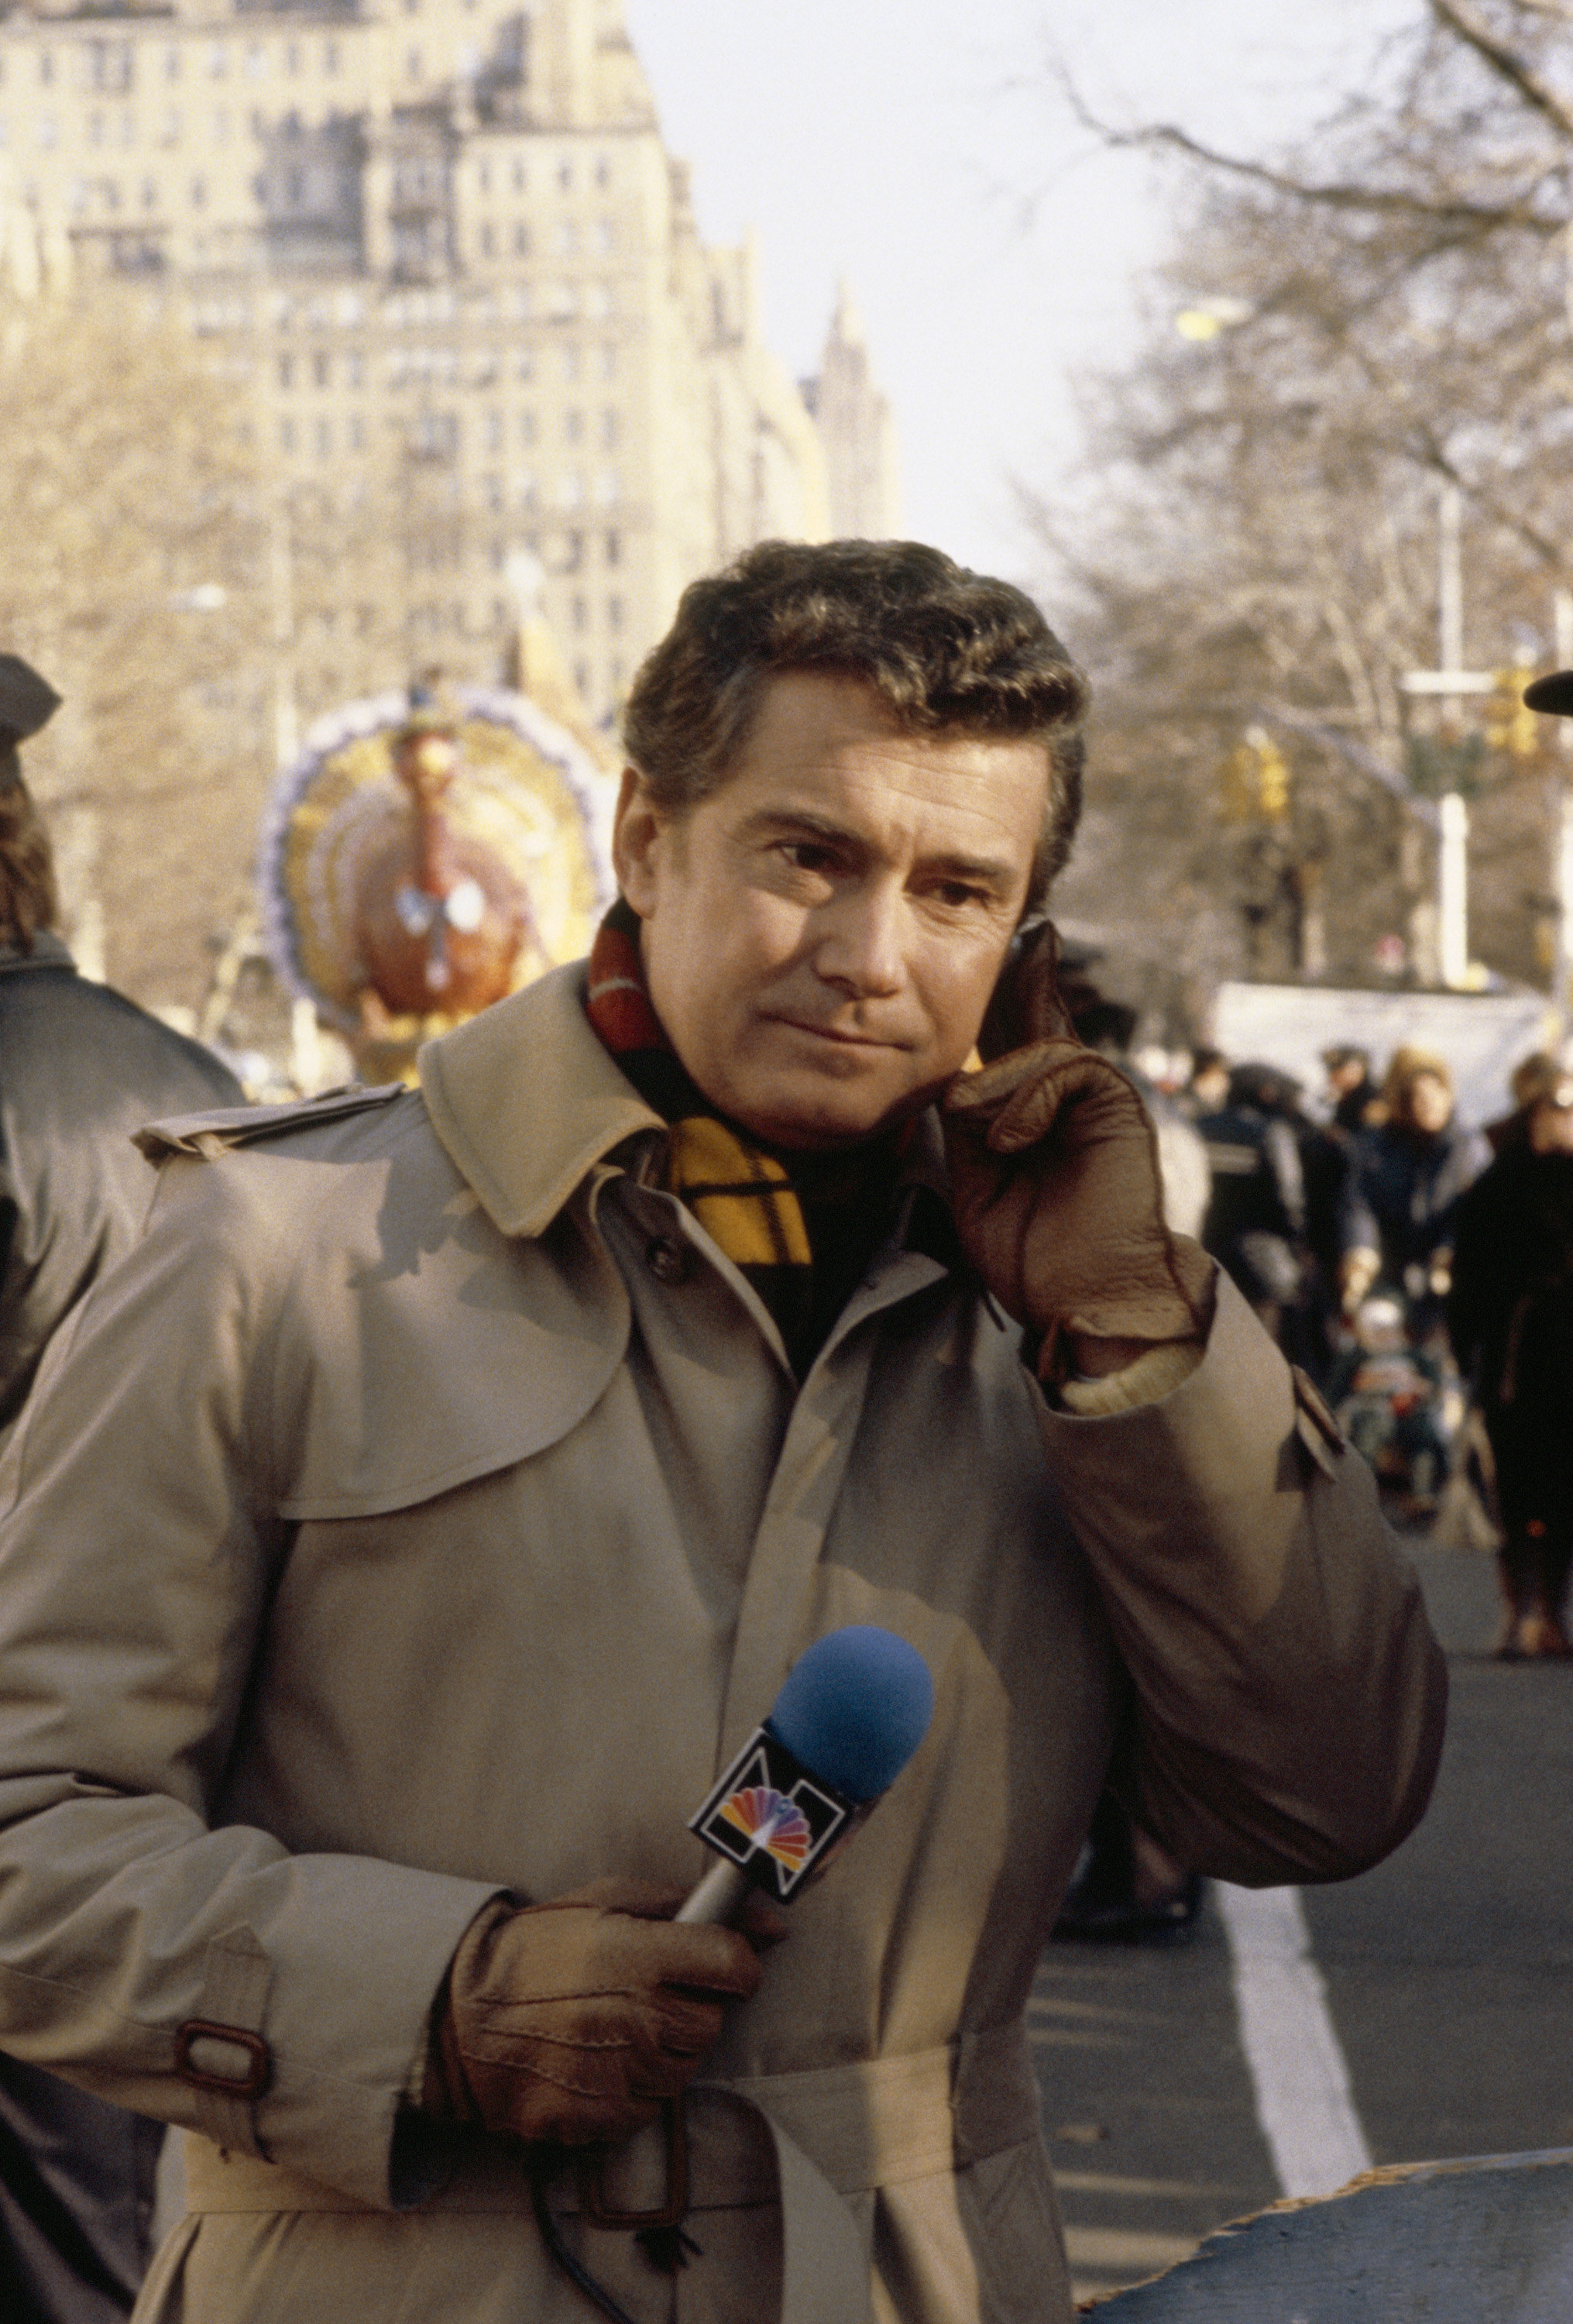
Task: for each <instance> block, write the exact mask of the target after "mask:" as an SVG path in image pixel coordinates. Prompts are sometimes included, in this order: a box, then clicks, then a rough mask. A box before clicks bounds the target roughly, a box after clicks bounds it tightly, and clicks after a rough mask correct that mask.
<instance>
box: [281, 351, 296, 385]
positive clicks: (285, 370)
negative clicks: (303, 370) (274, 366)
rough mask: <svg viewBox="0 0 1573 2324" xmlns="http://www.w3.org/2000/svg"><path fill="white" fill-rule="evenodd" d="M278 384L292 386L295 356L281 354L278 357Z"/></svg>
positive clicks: (293, 382)
mask: <svg viewBox="0 0 1573 2324" xmlns="http://www.w3.org/2000/svg"><path fill="white" fill-rule="evenodd" d="M279 384H280V386H281V387H293V386H294V384H295V358H294V356H293V355H281V356H280V357H279Z"/></svg>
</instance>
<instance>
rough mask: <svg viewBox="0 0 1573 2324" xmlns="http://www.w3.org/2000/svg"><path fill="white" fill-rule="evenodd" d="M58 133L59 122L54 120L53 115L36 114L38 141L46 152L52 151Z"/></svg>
mask: <svg viewBox="0 0 1573 2324" xmlns="http://www.w3.org/2000/svg"><path fill="white" fill-rule="evenodd" d="M59 137H60V124H58V123H57V121H56V120H55V117H54V115H53V114H52V113H41V114H40V115H39V116H38V142H39V143H40V144H41V146H42V147H43V148H44V150H45V152H51V151H52V149H53V147H54V145H55V144H56V143H57V141H58V140H59Z"/></svg>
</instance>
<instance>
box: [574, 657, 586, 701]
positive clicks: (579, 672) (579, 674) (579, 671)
mask: <svg viewBox="0 0 1573 2324" xmlns="http://www.w3.org/2000/svg"><path fill="white" fill-rule="evenodd" d="M574 683H575V686H576V687H578V689H579V693H580V696H581V698H582V699H583V700H584V701H585V702H588V701H589V699H590V665H589V663H588V662H587V661H576V662H575V664H574Z"/></svg>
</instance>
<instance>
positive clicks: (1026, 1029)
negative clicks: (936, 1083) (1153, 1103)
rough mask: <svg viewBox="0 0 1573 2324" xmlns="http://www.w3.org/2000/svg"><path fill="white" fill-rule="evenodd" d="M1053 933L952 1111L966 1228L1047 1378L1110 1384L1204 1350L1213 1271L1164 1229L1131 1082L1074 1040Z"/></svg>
mask: <svg viewBox="0 0 1573 2324" xmlns="http://www.w3.org/2000/svg"><path fill="white" fill-rule="evenodd" d="M1056 951H1057V945H1056V941H1055V937H1054V932H1053V928H1051V927H1048V926H1047V924H1046V923H1045V925H1044V927H1042V928H1040V929H1038V930H1037V931H1036V932H1035V935H1034V936H1031V937H1029V938H1028V940H1027V942H1026V945H1024V947H1023V949H1022V952H1021V953H1020V954H1019V955H1018V956H1017V958H1016V961H1014V962H1013V963H1012V964H1011V967H1010V969H1009V970H1008V971H1007V974H1006V976H1005V977H1004V978H1003V979H1002V980H1001V984H1000V989H999V991H998V992H997V993H996V996H995V1000H994V1001H993V1003H992V1004H991V1006H990V1009H989V1016H988V1018H987V1019H986V1020H985V1023H984V1028H983V1032H982V1035H981V1036H980V1049H981V1051H982V1054H983V1056H984V1058H985V1060H986V1062H985V1064H984V1066H983V1069H982V1071H981V1072H980V1073H973V1074H958V1075H957V1076H956V1078H955V1080H954V1081H953V1082H952V1084H951V1085H950V1087H949V1089H948V1090H947V1091H946V1092H945V1094H944V1097H943V1101H942V1106H941V1111H942V1114H943V1121H944V1131H945V1149H946V1154H947V1156H948V1158H949V1162H950V1170H951V1188H952V1201H953V1203H954V1206H955V1215H956V1226H957V1230H958V1231H959V1233H960V1235H961V1242H962V1245H963V1247H964V1249H965V1250H966V1252H967V1255H968V1257H969V1258H970V1259H971V1261H972V1264H973V1265H974V1266H975V1267H976V1268H977V1270H978V1272H979V1274H980V1276H981V1277H982V1279H983V1281H984V1283H985V1284H986V1285H987V1286H988V1287H989V1290H990V1291H991V1292H992V1293H993V1294H994V1296H995V1297H996V1298H997V1299H998V1302H999V1304H1000V1305H1001V1306H1002V1307H1004V1308H1005V1309H1006V1310H1007V1313H1008V1314H1011V1315H1014V1316H1015V1317H1016V1321H1017V1322H1018V1323H1023V1324H1025V1325H1026V1327H1027V1328H1028V1329H1029V1330H1030V1331H1033V1332H1036V1333H1042V1335H1043V1356H1042V1360H1041V1361H1040V1364H1039V1372H1040V1376H1041V1377H1043V1378H1044V1379H1058V1378H1061V1377H1062V1376H1063V1374H1064V1373H1065V1372H1066V1371H1082V1372H1086V1373H1088V1374H1090V1375H1095V1374H1099V1373H1107V1372H1109V1371H1113V1370H1116V1369H1121V1368H1122V1367H1124V1366H1127V1365H1129V1364H1131V1363H1133V1362H1135V1361H1136V1360H1137V1359H1138V1358H1139V1357H1141V1356H1142V1355H1143V1354H1144V1353H1145V1352H1146V1351H1148V1350H1150V1349H1151V1348H1153V1347H1154V1345H1157V1344H1159V1343H1164V1342H1195V1343H1200V1342H1201V1341H1203V1340H1205V1338H1206V1336H1207V1331H1208V1327H1209V1324H1210V1321H1211V1313H1212V1290H1213V1266H1212V1261H1211V1260H1210V1259H1209V1258H1208V1257H1207V1255H1206V1253H1205V1252H1204V1251H1203V1250H1201V1249H1200V1246H1199V1245H1198V1244H1196V1243H1194V1242H1192V1241H1191V1240H1190V1239H1189V1238H1188V1237H1187V1236H1184V1235H1175V1234H1172V1233H1171V1232H1170V1231H1169V1229H1168V1228H1167V1227H1166V1226H1165V1225H1164V1213H1163V1184H1162V1179H1161V1177H1160V1174H1159V1167H1158V1146H1157V1138H1156V1135H1155V1133H1154V1129H1153V1124H1152V1121H1151V1120H1150V1119H1149V1117H1148V1114H1147V1111H1146V1108H1145V1106H1144V1105H1143V1103H1142V1101H1141V1099H1140V1097H1139V1096H1138V1095H1137V1094H1136V1089H1135V1087H1134V1086H1133V1084H1131V1083H1130V1082H1129V1081H1127V1078H1126V1076H1125V1075H1124V1074H1122V1073H1121V1072H1120V1071H1119V1068H1118V1066H1117V1065H1112V1064H1111V1063H1110V1062H1109V1060H1108V1058H1107V1057H1103V1056H1099V1054H1098V1052H1097V1051H1096V1050H1094V1049H1089V1048H1086V1047H1083V1046H1082V1044H1081V1042H1080V1041H1078V1040H1077V1038H1076V1037H1075V1034H1074V1032H1073V1031H1072V1028H1071V1022H1070V1019H1069V1018H1068V1016H1067V1015H1066V1013H1065V1010H1064V1006H1063V1003H1062V1001H1061V1000H1060V997H1059V992H1058V988H1057V985H1056V983H1055V978H1054V962H1055V956H1056Z"/></svg>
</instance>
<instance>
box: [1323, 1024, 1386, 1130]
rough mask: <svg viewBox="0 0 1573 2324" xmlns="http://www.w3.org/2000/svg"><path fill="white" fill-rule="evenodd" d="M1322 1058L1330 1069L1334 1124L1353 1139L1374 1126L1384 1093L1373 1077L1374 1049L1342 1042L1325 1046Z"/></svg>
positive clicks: (1332, 1119) (1332, 1125) (1329, 1080)
mask: <svg viewBox="0 0 1573 2324" xmlns="http://www.w3.org/2000/svg"><path fill="white" fill-rule="evenodd" d="M1321 1061H1322V1064H1323V1065H1324V1066H1325V1067H1326V1069H1327V1093H1328V1096H1329V1099H1330V1100H1331V1102H1332V1106H1331V1113H1330V1117H1329V1122H1330V1127H1331V1128H1332V1129H1333V1130H1335V1131H1336V1132H1338V1133H1339V1134H1341V1135H1342V1136H1343V1137H1345V1138H1348V1139H1353V1138H1354V1136H1355V1135H1356V1133H1357V1131H1358V1130H1368V1129H1370V1127H1371V1126H1372V1124H1373V1123H1374V1122H1375V1120H1376V1118H1377V1114H1378V1111H1379V1110H1380V1106H1381V1101H1382V1093H1381V1092H1380V1090H1379V1089H1378V1088H1377V1086H1376V1084H1375V1082H1374V1081H1373V1079H1372V1078H1371V1055H1370V1052H1369V1050H1367V1049H1355V1048H1350V1047H1348V1046H1347V1045H1340V1046H1339V1047H1336V1048H1331V1049H1324V1050H1323V1051H1322V1053H1321Z"/></svg>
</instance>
